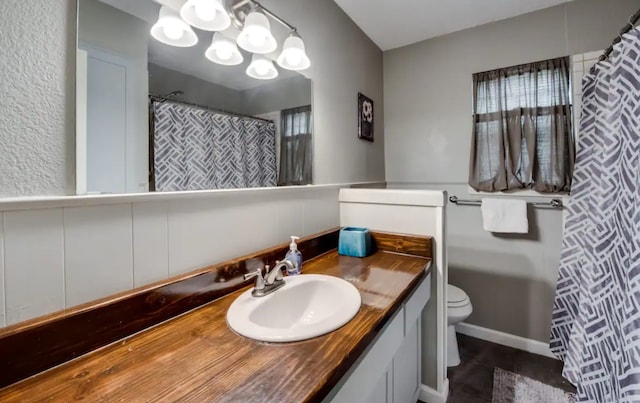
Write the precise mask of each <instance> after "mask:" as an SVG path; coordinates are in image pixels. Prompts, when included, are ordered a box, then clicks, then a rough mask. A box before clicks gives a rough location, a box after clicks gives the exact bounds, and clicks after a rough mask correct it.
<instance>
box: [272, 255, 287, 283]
mask: <svg viewBox="0 0 640 403" xmlns="http://www.w3.org/2000/svg"><path fill="white" fill-rule="evenodd" d="M273 270H277V271H278V272H277V273H276V278H275V281H281V280H284V279H283V278H282V268H281V267H280V261H279V260H276V265H275V266H273Z"/></svg>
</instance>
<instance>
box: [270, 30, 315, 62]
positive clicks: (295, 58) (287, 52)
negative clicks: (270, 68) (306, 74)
mask: <svg viewBox="0 0 640 403" xmlns="http://www.w3.org/2000/svg"><path fill="white" fill-rule="evenodd" d="M277 62H278V65H279V66H280V67H282V68H283V69H287V70H294V71H297V70H305V69H308V68H309V66H311V61H310V60H309V57H308V56H307V53H306V52H305V49H304V42H303V41H302V38H300V37H299V36H298V35H296V34H292V35H290V36H289V37H288V38H287V39H286V40H285V41H284V45H283V46H282V53H280V56H278V60H277Z"/></svg>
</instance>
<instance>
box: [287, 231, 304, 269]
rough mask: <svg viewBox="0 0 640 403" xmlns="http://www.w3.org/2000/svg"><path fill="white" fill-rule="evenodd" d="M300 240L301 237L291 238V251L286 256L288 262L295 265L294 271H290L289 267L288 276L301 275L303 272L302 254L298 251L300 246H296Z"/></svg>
mask: <svg viewBox="0 0 640 403" xmlns="http://www.w3.org/2000/svg"><path fill="white" fill-rule="evenodd" d="M298 239H300V237H297V236H292V237H291V243H290V244H289V251H288V252H287V254H286V255H285V256H284V258H285V260H288V261H290V262H291V263H293V270H289V268H288V267H287V275H288V276H293V275H296V274H300V271H301V270H302V253H301V252H300V251H299V250H298V245H297V244H296V241H297V240H298Z"/></svg>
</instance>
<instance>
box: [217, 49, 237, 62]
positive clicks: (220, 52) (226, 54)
mask: <svg viewBox="0 0 640 403" xmlns="http://www.w3.org/2000/svg"><path fill="white" fill-rule="evenodd" d="M216 56H218V57H219V58H220V60H229V59H231V56H233V50H231V48H230V47H229V46H218V48H217V49H216Z"/></svg>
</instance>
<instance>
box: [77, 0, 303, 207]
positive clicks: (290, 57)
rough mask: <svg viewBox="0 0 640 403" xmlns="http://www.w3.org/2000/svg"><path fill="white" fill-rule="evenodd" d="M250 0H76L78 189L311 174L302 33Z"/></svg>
mask: <svg viewBox="0 0 640 403" xmlns="http://www.w3.org/2000/svg"><path fill="white" fill-rule="evenodd" d="M260 6H261V5H260V4H257V3H255V2H253V1H248V0H188V1H187V0H79V2H78V57H77V69H76V83H77V85H76V87H77V88H76V91H77V94H76V98H77V120H78V121H77V133H76V142H77V155H76V161H77V167H76V169H77V174H76V188H77V189H76V190H77V193H78V194H100V193H137V192H146V191H182V190H204V189H229V188H247V187H265V186H276V185H298V184H310V183H312V172H311V166H312V161H311V159H312V138H311V136H312V131H313V130H312V127H313V123H312V122H313V119H312V107H311V90H312V88H311V80H309V79H308V78H306V77H305V73H306V69H307V68H308V67H309V60H308V58H307V56H306V54H305V53H304V43H303V41H302V39H303V38H302V39H301V38H300V37H299V36H298V35H297V34H296V33H295V31H293V30H292V29H291V28H293V26H292V24H293V25H295V21H284V20H281V19H279V17H278V16H277V11H278V10H271V9H266V8H264V7H260ZM256 12H257V14H256ZM187 21H188V22H187ZM267 26H268V27H267ZM199 27H200V28H199ZM247 27H249V28H251V29H252V30H248V29H246V28H247ZM266 28H268V29H269V30H270V32H271V34H272V36H273V37H270V36H269V34H268V31H267V30H266ZM247 31H249V32H247ZM274 43H275V46H276V48H275V50H274V49H273V46H274ZM238 45H240V46H238ZM246 49H252V50H253V51H248V50H246ZM285 51H286V52H285ZM256 52H260V53H256Z"/></svg>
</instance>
